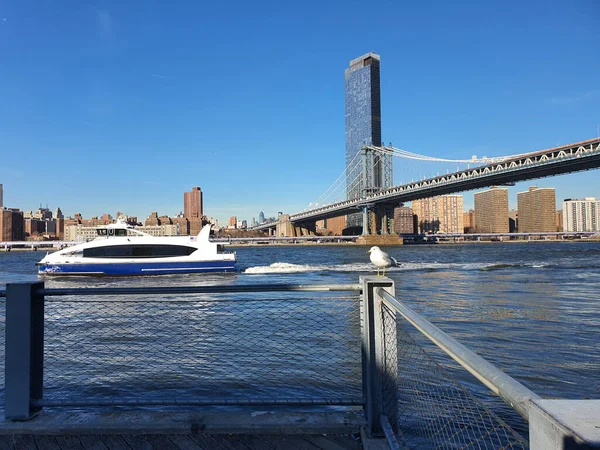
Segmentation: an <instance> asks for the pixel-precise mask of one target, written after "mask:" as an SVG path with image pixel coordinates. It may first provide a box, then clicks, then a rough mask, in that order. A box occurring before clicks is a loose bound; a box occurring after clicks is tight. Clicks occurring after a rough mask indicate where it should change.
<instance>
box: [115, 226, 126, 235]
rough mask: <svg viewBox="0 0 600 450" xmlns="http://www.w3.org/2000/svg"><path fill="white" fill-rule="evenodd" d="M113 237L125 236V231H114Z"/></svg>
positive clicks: (120, 229) (121, 229)
mask: <svg viewBox="0 0 600 450" xmlns="http://www.w3.org/2000/svg"><path fill="white" fill-rule="evenodd" d="M115 236H127V230H125V229H123V228H119V229H116V230H115Z"/></svg>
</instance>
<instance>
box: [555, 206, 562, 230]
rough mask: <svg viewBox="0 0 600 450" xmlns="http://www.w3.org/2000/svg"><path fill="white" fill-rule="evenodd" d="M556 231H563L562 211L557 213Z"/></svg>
mask: <svg viewBox="0 0 600 450" xmlns="http://www.w3.org/2000/svg"><path fill="white" fill-rule="evenodd" d="M556 231H558V232H560V231H563V212H562V209H559V210H558V211H556Z"/></svg>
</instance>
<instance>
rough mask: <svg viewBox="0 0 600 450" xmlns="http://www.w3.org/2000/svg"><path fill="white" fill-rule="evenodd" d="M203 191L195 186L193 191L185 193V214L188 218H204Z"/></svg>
mask: <svg viewBox="0 0 600 450" xmlns="http://www.w3.org/2000/svg"><path fill="white" fill-rule="evenodd" d="M202 214H203V210H202V191H201V190H200V188H199V187H193V188H192V190H191V192H185V193H184V194H183V216H184V217H186V218H188V219H200V218H202Z"/></svg>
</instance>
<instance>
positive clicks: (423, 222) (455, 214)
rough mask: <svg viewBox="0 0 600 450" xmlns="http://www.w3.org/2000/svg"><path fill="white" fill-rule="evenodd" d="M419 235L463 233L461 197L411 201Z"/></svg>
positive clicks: (439, 197) (446, 196)
mask: <svg viewBox="0 0 600 450" xmlns="http://www.w3.org/2000/svg"><path fill="white" fill-rule="evenodd" d="M412 210H413V214H415V215H416V216H417V224H418V227H419V232H420V233H464V222H463V197H462V195H440V196H438V197H431V198H424V199H422V200H413V202H412Z"/></svg>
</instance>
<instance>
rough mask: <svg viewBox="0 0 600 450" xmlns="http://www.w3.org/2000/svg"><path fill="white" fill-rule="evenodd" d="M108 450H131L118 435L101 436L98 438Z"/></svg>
mask: <svg viewBox="0 0 600 450" xmlns="http://www.w3.org/2000/svg"><path fill="white" fill-rule="evenodd" d="M98 437H99V438H100V439H101V440H102V442H104V445H106V447H108V448H109V449H110V450H131V447H130V446H129V444H127V442H125V439H123V436H121V435H120V434H101V435H100V436H98Z"/></svg>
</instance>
